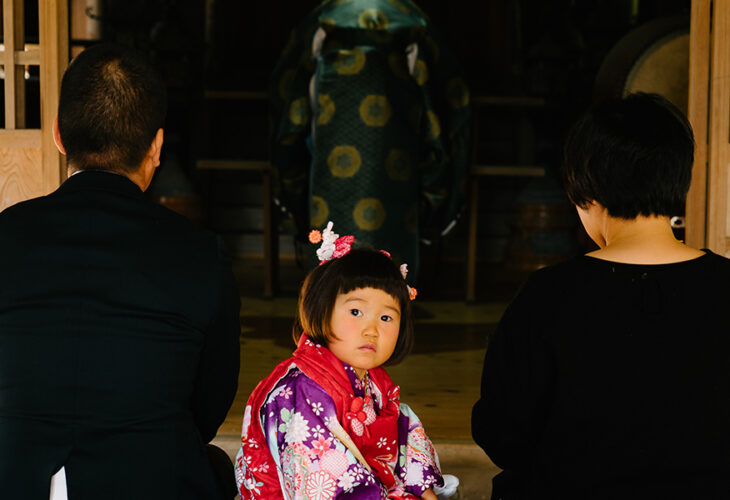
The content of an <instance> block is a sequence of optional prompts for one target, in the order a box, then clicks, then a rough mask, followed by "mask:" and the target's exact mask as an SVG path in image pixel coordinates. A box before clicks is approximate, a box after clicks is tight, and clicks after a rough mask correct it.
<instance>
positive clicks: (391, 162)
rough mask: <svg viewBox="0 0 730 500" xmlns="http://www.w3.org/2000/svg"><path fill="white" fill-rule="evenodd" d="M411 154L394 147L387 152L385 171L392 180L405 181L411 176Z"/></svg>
mask: <svg viewBox="0 0 730 500" xmlns="http://www.w3.org/2000/svg"><path fill="white" fill-rule="evenodd" d="M412 170H413V168H412V165H411V156H410V155H409V154H408V151H405V150H403V149H394V150H392V151H391V152H390V153H388V157H387V158H386V159H385V171H386V172H387V173H388V177H390V178H391V179H392V180H394V181H407V180H408V179H410V178H411V171H412Z"/></svg>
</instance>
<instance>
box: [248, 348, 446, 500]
mask: <svg viewBox="0 0 730 500" xmlns="http://www.w3.org/2000/svg"><path fill="white" fill-rule="evenodd" d="M399 391H400V389H399V388H398V386H396V385H395V384H393V382H392V381H391V380H390V377H388V375H387V374H386V373H385V370H383V369H382V368H375V369H372V370H369V371H368V373H367V374H366V376H365V377H364V379H363V380H362V381H360V380H359V379H358V377H357V375H356V374H355V371H354V369H353V368H352V367H351V366H349V365H347V364H346V363H343V362H342V361H340V360H339V359H337V358H336V357H335V356H334V355H333V354H332V353H331V352H330V351H329V350H328V349H327V348H326V347H323V346H320V345H315V344H314V343H312V342H311V341H309V340H308V339H307V337H306V336H305V335H302V338H301V339H300V341H299V346H298V348H297V350H296V351H295V352H294V355H293V357H292V358H290V359H288V360H286V361H284V362H283V363H280V364H279V365H278V366H277V367H276V368H275V369H274V371H273V372H272V374H271V375H270V376H269V377H267V378H266V379H264V380H262V381H261V382H260V383H259V385H258V386H257V387H256V389H255V390H254V392H253V394H251V397H250V398H249V401H248V404H247V406H246V411H245V414H244V420H243V433H242V438H241V450H240V451H239V453H238V456H237V458H236V479H237V482H238V488H239V491H240V493H241V498H242V499H243V500H247V499H271V498H286V499H311V500H326V499H330V498H343V497H347V498H353V499H369V500H370V499H372V500H381V499H409V498H410V499H413V498H414V497H415V498H419V497H420V496H421V495H422V493H423V491H425V490H426V489H428V488H432V487H434V486H442V485H443V479H442V477H441V472H440V468H439V465H438V457H437V456H436V452H435V450H434V448H433V444H432V443H431V441H430V440H429V439H428V437H427V436H426V433H425V431H424V429H423V425H421V422H420V421H419V419H418V417H417V416H416V415H415V414H414V413H413V412H412V411H411V409H410V408H409V407H408V406H407V405H405V404H403V403H400V402H399V400H398V398H399Z"/></svg>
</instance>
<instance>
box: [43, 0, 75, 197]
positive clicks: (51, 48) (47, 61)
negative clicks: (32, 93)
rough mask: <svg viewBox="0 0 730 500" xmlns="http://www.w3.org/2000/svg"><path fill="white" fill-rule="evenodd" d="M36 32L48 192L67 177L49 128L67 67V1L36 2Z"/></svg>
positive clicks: (44, 170)
mask: <svg viewBox="0 0 730 500" xmlns="http://www.w3.org/2000/svg"><path fill="white" fill-rule="evenodd" d="M38 33H39V41H40V46H41V69H40V84H41V131H42V132H43V137H42V145H41V148H42V155H43V180H44V189H45V190H46V191H47V192H50V191H52V190H54V189H55V188H56V187H58V185H59V184H60V183H61V182H62V181H63V180H64V179H65V178H66V162H65V161H64V158H63V157H62V156H61V154H60V153H59V152H58V150H57V149H56V145H55V144H54V142H53V134H52V127H53V121H54V120H55V119H56V113H57V112H58V99H59V95H60V90H61V77H62V76H63V72H64V71H65V70H66V67H67V66H68V60H69V48H68V2H66V1H65V0H38Z"/></svg>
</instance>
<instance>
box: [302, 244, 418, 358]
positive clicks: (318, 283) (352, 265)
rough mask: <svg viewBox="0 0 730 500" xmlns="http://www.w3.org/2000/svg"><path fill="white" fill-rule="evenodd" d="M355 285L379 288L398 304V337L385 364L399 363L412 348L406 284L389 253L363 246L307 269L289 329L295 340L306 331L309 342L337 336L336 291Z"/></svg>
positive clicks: (321, 341) (352, 287)
mask: <svg viewBox="0 0 730 500" xmlns="http://www.w3.org/2000/svg"><path fill="white" fill-rule="evenodd" d="M358 288H375V289H378V290H382V291H384V292H386V293H387V294H389V295H391V296H392V297H393V298H394V299H396V300H397V301H398V303H399V304H400V331H399V332H398V341H397V343H396V345H395V350H394V351H393V354H392V355H391V356H390V358H389V359H388V361H386V363H385V364H386V365H395V364H397V363H400V362H401V361H402V360H403V359H404V358H405V357H406V356H407V355H408V353H409V352H410V351H411V349H412V347H413V340H414V339H413V320H412V318H411V301H410V298H409V295H408V287H407V285H406V281H405V280H404V279H403V276H401V273H400V270H399V269H398V267H397V266H396V265H395V263H394V262H393V261H392V260H391V258H390V257H388V256H387V255H385V254H384V253H382V252H379V251H376V250H371V249H366V248H353V249H352V250H350V252H349V253H347V254H345V255H343V256H342V257H339V258H336V259H332V260H329V261H327V262H325V263H324V264H322V265H320V266H319V267H317V268H316V269H314V270H312V271H311V272H310V273H309V275H308V276H307V278H306V279H305V280H304V284H303V285H302V289H301V292H300V294H299V314H298V317H297V319H296V320H295V321H294V327H293V330H292V336H293V337H294V342H299V338H300V337H301V335H302V333H306V334H307V337H309V339H310V340H312V342H315V343H317V344H321V345H325V346H327V345H329V343H330V341H332V340H334V339H336V338H337V336H336V335H335V333H334V332H333V331H332V327H331V320H332V311H333V309H334V306H335V301H336V300H337V295H339V294H341V293H348V292H351V291H352V290H356V289H358Z"/></svg>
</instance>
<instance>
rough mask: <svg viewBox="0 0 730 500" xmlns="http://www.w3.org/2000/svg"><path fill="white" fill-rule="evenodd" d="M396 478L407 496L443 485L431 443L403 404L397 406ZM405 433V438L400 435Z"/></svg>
mask: <svg viewBox="0 0 730 500" xmlns="http://www.w3.org/2000/svg"><path fill="white" fill-rule="evenodd" d="M398 420H399V422H398V427H399V441H400V443H401V446H400V451H399V453H398V466H399V467H400V473H399V474H398V477H399V478H400V480H401V481H402V488H403V489H404V490H405V492H407V493H410V494H411V495H414V496H417V497H420V496H421V495H423V492H424V491H426V490H427V489H429V488H433V487H434V486H443V484H444V480H443V478H442V476H441V467H440V465H439V461H438V456H437V455H436V450H435V449H434V446H433V443H432V442H431V440H430V439H429V438H428V436H427V435H426V431H425V429H424V428H423V424H422V423H421V420H420V419H419V418H418V416H417V415H416V414H415V413H414V412H413V410H411V408H410V407H409V406H408V405H407V404H405V403H401V404H400V417H399V419H398ZM403 431H405V435H404V436H403V434H404V432H403Z"/></svg>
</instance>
